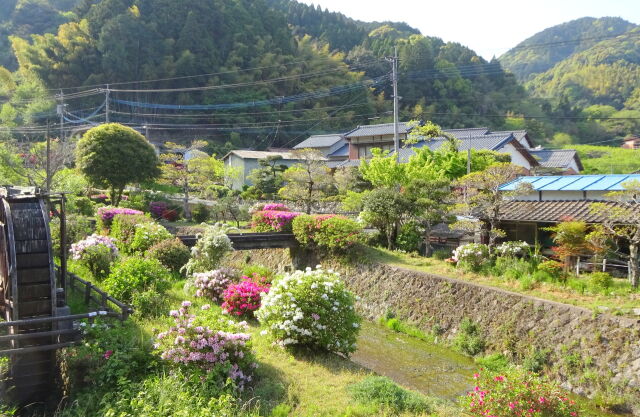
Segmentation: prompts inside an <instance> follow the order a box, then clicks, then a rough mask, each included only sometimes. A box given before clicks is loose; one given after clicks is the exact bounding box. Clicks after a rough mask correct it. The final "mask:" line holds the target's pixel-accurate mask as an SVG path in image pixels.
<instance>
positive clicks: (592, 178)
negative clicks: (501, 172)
mask: <svg viewBox="0 0 640 417" xmlns="http://www.w3.org/2000/svg"><path fill="white" fill-rule="evenodd" d="M634 180H635V181H640V174H628V175H627V174H616V175H613V174H612V175H562V176H560V175H551V176H540V177H519V178H516V179H515V180H513V181H511V182H508V183H506V184H503V185H502V186H501V187H500V190H502V191H513V190H515V189H516V187H517V186H518V185H519V184H521V183H524V182H528V183H530V184H531V186H532V187H533V189H534V190H535V191H620V190H623V189H624V188H623V187H622V184H623V183H625V182H628V181H634Z"/></svg>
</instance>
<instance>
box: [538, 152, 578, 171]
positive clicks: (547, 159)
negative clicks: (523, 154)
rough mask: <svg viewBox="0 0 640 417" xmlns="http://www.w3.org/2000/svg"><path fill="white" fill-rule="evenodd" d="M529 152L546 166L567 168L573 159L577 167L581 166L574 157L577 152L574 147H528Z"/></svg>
mask: <svg viewBox="0 0 640 417" xmlns="http://www.w3.org/2000/svg"><path fill="white" fill-rule="evenodd" d="M529 153H530V154H531V155H533V156H534V157H535V158H536V159H537V160H538V162H539V163H540V165H542V166H543V167H546V168H569V166H570V165H571V163H572V162H573V161H576V162H577V164H578V168H581V167H582V166H581V164H580V162H579V160H577V159H576V155H577V154H578V153H577V152H576V151H575V150H574V149H541V150H533V149H529Z"/></svg>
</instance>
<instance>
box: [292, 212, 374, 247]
mask: <svg viewBox="0 0 640 417" xmlns="http://www.w3.org/2000/svg"><path fill="white" fill-rule="evenodd" d="M292 229H293V234H294V235H295V237H296V240H297V241H298V242H299V243H300V244H301V245H302V246H303V247H307V248H320V249H324V250H328V251H337V250H344V249H347V248H350V247H352V246H353V245H355V244H356V243H358V242H360V241H361V234H362V227H361V226H360V224H359V223H358V222H356V221H354V220H351V219H348V218H346V217H344V216H336V215H333V214H322V215H309V214H302V215H299V216H297V217H296V218H295V219H294V220H293V224H292Z"/></svg>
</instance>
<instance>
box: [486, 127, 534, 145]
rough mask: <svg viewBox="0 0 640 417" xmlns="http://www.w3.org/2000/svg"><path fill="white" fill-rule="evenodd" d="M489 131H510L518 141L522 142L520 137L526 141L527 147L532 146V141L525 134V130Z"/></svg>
mask: <svg viewBox="0 0 640 417" xmlns="http://www.w3.org/2000/svg"><path fill="white" fill-rule="evenodd" d="M491 133H492V134H498V133H511V134H513V137H514V138H516V140H517V141H518V142H520V143H522V139H525V140H526V142H527V147H528V148H530V147H532V143H531V141H530V140H529V137H528V136H527V131H526V130H503V131H497V132H491Z"/></svg>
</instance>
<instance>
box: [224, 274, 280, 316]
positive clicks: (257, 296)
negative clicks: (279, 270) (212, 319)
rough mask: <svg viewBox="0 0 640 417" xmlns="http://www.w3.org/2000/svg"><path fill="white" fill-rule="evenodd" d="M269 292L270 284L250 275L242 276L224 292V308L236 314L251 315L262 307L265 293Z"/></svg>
mask: <svg viewBox="0 0 640 417" xmlns="http://www.w3.org/2000/svg"><path fill="white" fill-rule="evenodd" d="M268 292H269V284H263V283H261V282H258V281H257V280H254V279H251V278H249V277H242V281H240V282H239V283H238V284H230V285H229V286H228V287H227V288H226V289H225V290H224V291H223V292H222V299H223V300H224V302H223V303H222V308H223V309H224V310H225V311H226V312H227V313H229V314H232V315H234V316H250V315H253V312H254V311H256V310H257V309H259V308H260V302H261V300H262V296H263V294H266V293H268Z"/></svg>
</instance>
